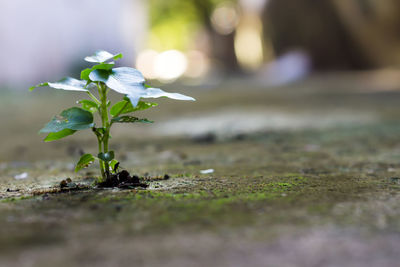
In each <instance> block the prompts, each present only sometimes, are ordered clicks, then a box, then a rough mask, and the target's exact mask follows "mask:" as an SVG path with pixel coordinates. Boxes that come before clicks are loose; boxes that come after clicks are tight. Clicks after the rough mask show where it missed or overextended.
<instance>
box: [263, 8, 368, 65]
mask: <svg viewBox="0 0 400 267" xmlns="http://www.w3.org/2000/svg"><path fill="white" fill-rule="evenodd" d="M347 1H352V0H345V1H341V2H347ZM263 20H264V22H263V23H264V31H265V34H266V35H268V36H270V39H271V41H272V45H273V47H274V50H275V53H276V55H277V56H279V55H282V54H284V53H286V52H288V51H290V50H293V49H300V50H303V51H305V52H306V53H308V55H309V56H310V57H311V60H312V62H313V67H314V69H315V70H344V69H365V68H370V67H372V62H371V60H370V59H369V58H368V56H367V55H366V54H365V52H364V50H363V49H360V46H359V44H358V43H357V42H355V41H354V40H353V38H352V35H351V33H350V32H349V30H348V29H347V27H346V25H345V24H343V23H342V20H341V17H340V16H339V14H338V11H337V9H336V8H335V6H334V5H333V4H332V2H331V1H330V0H323V1H321V0H270V3H269V4H268V5H267V7H266V9H265V10H264V14H263Z"/></svg>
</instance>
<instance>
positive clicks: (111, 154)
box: [97, 151, 114, 162]
mask: <svg viewBox="0 0 400 267" xmlns="http://www.w3.org/2000/svg"><path fill="white" fill-rule="evenodd" d="M97 157H98V158H99V159H101V160H102V161H105V162H110V161H112V160H113V159H114V151H108V152H107V153H99V155H98V156H97Z"/></svg>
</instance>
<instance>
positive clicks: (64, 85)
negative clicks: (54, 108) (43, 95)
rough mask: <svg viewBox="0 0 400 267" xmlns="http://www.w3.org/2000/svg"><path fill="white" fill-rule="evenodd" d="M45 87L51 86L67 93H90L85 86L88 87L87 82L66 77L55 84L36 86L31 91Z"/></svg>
mask: <svg viewBox="0 0 400 267" xmlns="http://www.w3.org/2000/svg"><path fill="white" fill-rule="evenodd" d="M43 86H49V87H52V88H55V89H61V90H67V91H84V92H86V91H88V90H87V89H86V88H85V86H86V81H81V80H77V79H74V78H71V77H65V78H63V79H61V80H59V81H58V82H55V83H50V82H48V83H41V84H38V85H36V86H32V87H31V88H29V90H30V91H33V90H34V89H35V88H36V87H43Z"/></svg>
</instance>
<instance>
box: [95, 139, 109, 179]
mask: <svg viewBox="0 0 400 267" xmlns="http://www.w3.org/2000/svg"><path fill="white" fill-rule="evenodd" d="M97 141H98V144H99V153H100V152H101V150H102V148H101V145H102V143H101V139H100V138H97ZM99 163H100V171H101V177H102V179H103V181H105V180H106V179H107V176H106V172H105V171H104V168H105V167H104V161H102V160H99Z"/></svg>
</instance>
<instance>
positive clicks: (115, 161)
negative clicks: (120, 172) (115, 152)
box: [110, 159, 119, 172]
mask: <svg viewBox="0 0 400 267" xmlns="http://www.w3.org/2000/svg"><path fill="white" fill-rule="evenodd" d="M118 163H119V161H118V160H116V159H113V160H112V161H111V162H110V168H111V170H112V171H114V172H116V171H117V170H116V168H115V166H117V164H118Z"/></svg>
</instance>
